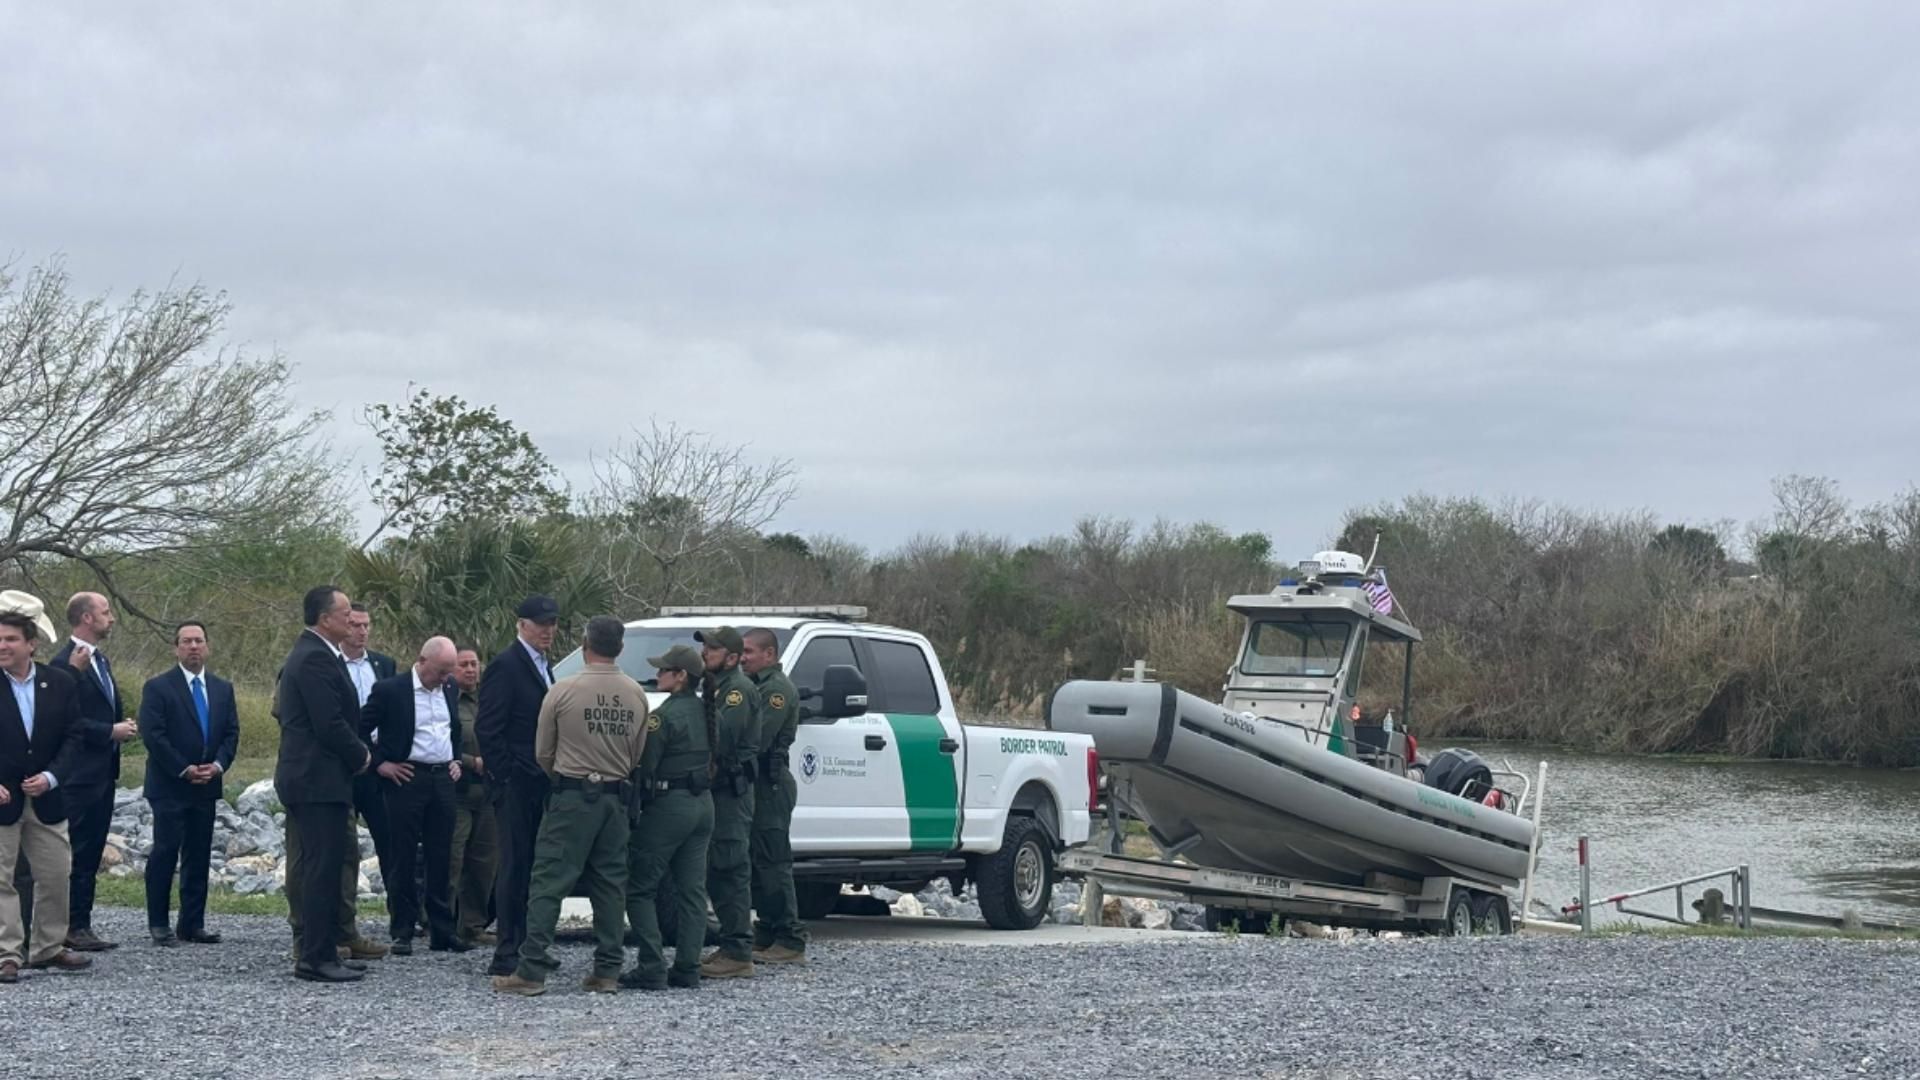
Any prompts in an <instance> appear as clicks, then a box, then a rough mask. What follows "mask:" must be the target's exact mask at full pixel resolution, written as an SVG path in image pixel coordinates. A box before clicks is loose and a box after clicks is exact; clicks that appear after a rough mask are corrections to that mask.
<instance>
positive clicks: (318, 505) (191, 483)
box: [0, 261, 339, 615]
mask: <svg viewBox="0 0 1920 1080" xmlns="http://www.w3.org/2000/svg"><path fill="white" fill-rule="evenodd" d="M68 285H69V282H68V277H67V274H66V272H65V270H64V268H63V267H62V266H61V265H60V263H58V262H57V261H56V262H54V263H51V264H49V265H47V266H44V267H40V268H37V269H35V270H33V271H32V272H30V273H28V274H27V275H26V276H25V277H24V279H16V277H15V276H14V275H12V274H10V273H8V272H7V271H6V270H5V269H0V566H9V565H11V566H13V567H16V568H18V569H19V570H21V571H22V572H30V570H31V564H32V563H33V562H34V561H35V560H39V559H45V558H48V557H53V558H60V559H71V560H76V561H78V562H80V563H83V564H85V565H86V566H87V567H88V568H89V569H90V570H92V571H93V572H94V574H95V575H97V576H98V577H99V578H100V580H101V583H102V585H103V586H104V587H105V588H106V589H107V590H108V591H109V592H110V593H113V594H114V596H115V598H116V599H117V600H119V601H120V603H121V605H122V606H123V607H125V608H126V609H127V610H128V611H130V612H132V613H134V614H136V615H138V614H140V613H141V612H140V609H139V608H138V607H136V606H135V605H134V604H132V603H130V602H128V600H127V598H126V597H124V596H121V595H119V593H118V591H117V589H116V586H115V582H114V576H113V568H114V566H115V564H116V563H117V562H119V561H120V560H123V559H125V558H128V557H133V556H141V555H152V554H162V553H168V552H177V551H182V550H186V549H190V548H205V547H208V546H213V545H220V544H222V543H224V542H227V541H228V540H229V539H231V538H245V539H246V540H248V541H250V542H259V541H260V539H261V538H262V537H269V538H270V537H272V536H275V535H278V534H279V533H280V532H281V531H283V530H285V529H287V528H289V527H291V526H296V525H311V524H312V523H313V521H314V516H315V515H316V514H331V515H335V516H336V517H337V515H338V513H339V508H338V504H337V502H330V501H329V499H328V494H329V493H330V492H331V491H332V490H333V489H332V487H331V485H330V483H329V482H328V481H327V480H326V477H325V474H324V472H323V470H321V469H320V467H319V458H318V454H317V452H316V451H315V450H314V449H313V448H312V446H311V444H310V442H309V437H310V436H311V435H312V434H313V433H314V432H315V430H316V429H317V427H318V425H319V424H320V423H321V421H322V420H323V418H324V415H323V414H319V413H297V412H295V411H294V410H293V409H292V408H291V407H290V406H289V404H288V402H287V398H286V390H287V378H288V371H287V365H286V364H285V363H284V362H283V361H281V360H280V359H279V358H278V357H269V358H265V359H254V358H250V357H246V356H242V355H240V354H238V353H233V352H228V351H226V350H215V351H210V350H211V349H212V344H211V343H212V342H213V340H214V338H215V337H216V336H217V335H218V334H219V333H220V331H221V329H222V327H223V326H224V324H225V320H226V316H227V311H228V308H227V302H226V297H225V296H224V295H223V294H214V293H208V292H207V291H206V290H205V289H203V288H201V287H199V286H192V287H189V288H185V289H175V288H168V289H166V290H163V291H161V292H159V293H155V294H152V295H148V294H146V293H135V294H134V295H133V296H131V297H129V298H128V299H127V300H126V302H124V303H122V304H120V305H119V306H118V307H117V308H110V307H109V306H108V304H107V303H106V301H104V300H101V299H81V298H76V297H74V296H73V295H71V293H70V292H69V289H68Z"/></svg>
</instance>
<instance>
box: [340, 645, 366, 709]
mask: <svg viewBox="0 0 1920 1080" xmlns="http://www.w3.org/2000/svg"><path fill="white" fill-rule="evenodd" d="M340 659H342V660H345V661H346V662H347V675H348V676H350V677H351V678H352V679H353V688H354V689H355V690H356V691H358V692H359V694H360V707H361V708H363V709H364V708H366V707H367V698H368V696H369V695H371V694H372V693H373V684H374V674H373V656H372V654H370V653H361V654H360V659H358V660H354V659H351V658H349V657H348V656H347V654H346V653H341V654H340Z"/></svg>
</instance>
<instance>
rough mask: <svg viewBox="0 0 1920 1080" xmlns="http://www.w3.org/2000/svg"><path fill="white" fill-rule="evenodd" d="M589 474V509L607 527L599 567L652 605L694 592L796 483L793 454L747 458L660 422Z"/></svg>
mask: <svg viewBox="0 0 1920 1080" xmlns="http://www.w3.org/2000/svg"><path fill="white" fill-rule="evenodd" d="M593 475H594V485H593V491H592V494H591V495H589V496H588V498H587V510H588V512H589V513H590V514H591V515H593V516H594V517H596V518H598V519H600V521H601V523H602V525H603V527H604V528H605V529H606V535H605V536H604V540H603V543H604V547H603V552H604V557H605V568H606V572H607V574H608V576H609V577H610V578H611V579H612V580H613V581H614V583H615V585H616V587H617V588H618V589H619V591H620V596H621V599H622V600H624V601H627V602H630V603H640V604H644V605H647V606H649V607H658V606H659V605H661V604H664V603H668V602H671V601H673V600H680V599H690V598H698V597H699V594H700V590H701V588H702V587H703V585H704V584H705V583H706V581H707V580H709V579H710V578H711V577H712V576H714V575H715V573H716V572H717V571H718V570H720V569H722V568H724V567H731V566H735V564H736V563H737V561H738V557H739V554H740V552H741V551H742V550H744V549H745V548H746V546H747V545H749V544H755V545H757V544H759V543H761V540H760V530H761V529H763V528H765V527H766V526H767V524H768V523H770V522H771V521H773V519H774V518H775V517H776V516H778V515H779V513H780V511H781V510H782V509H784V508H785V507H786V505H787V503H788V502H789V501H790V500H792V498H793V495H794V490H795V486H796V477H795V473H794V468H793V463H792V462H791V461H788V460H786V459H782V458H776V459H774V460H772V461H768V462H766V463H764V464H754V463H752V462H749V461H748V460H747V458H746V452H745V450H743V449H741V448H738V447H726V446H719V445H717V444H715V443H714V441H713V440H712V438H710V437H708V436H706V435H703V434H701V433H699V432H693V431H685V430H682V429H681V428H680V427H678V426H677V425H674V424H667V425H665V426H662V425H660V424H659V423H654V424H651V425H650V426H649V427H648V428H647V430H645V431H640V430H635V432H634V437H633V439H632V440H631V441H629V442H624V443H620V444H618V445H616V446H615V447H614V448H613V449H612V451H610V452H609V453H608V454H607V456H606V457H604V458H597V459H595V461H594V464H593Z"/></svg>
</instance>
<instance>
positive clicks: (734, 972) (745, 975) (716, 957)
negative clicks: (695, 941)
mask: <svg viewBox="0 0 1920 1080" xmlns="http://www.w3.org/2000/svg"><path fill="white" fill-rule="evenodd" d="M700 977H701V978H703V979H750V978H752V977H753V961H751V960H736V959H734V958H733V957H731V956H728V955H727V954H726V953H723V952H718V951H715V952H713V953H711V954H709V955H708V956H707V958H706V959H705V960H702V961H700Z"/></svg>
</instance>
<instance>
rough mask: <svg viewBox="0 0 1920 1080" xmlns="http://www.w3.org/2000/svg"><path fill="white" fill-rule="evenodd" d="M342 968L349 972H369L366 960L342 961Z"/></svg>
mask: <svg viewBox="0 0 1920 1080" xmlns="http://www.w3.org/2000/svg"><path fill="white" fill-rule="evenodd" d="M340 966H341V967H343V968H346V969H347V970H348V971H365V970H367V962H366V961H365V960H342V961H340Z"/></svg>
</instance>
